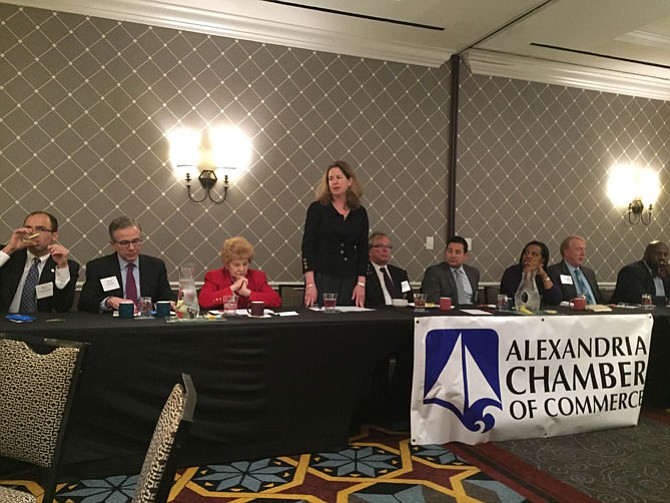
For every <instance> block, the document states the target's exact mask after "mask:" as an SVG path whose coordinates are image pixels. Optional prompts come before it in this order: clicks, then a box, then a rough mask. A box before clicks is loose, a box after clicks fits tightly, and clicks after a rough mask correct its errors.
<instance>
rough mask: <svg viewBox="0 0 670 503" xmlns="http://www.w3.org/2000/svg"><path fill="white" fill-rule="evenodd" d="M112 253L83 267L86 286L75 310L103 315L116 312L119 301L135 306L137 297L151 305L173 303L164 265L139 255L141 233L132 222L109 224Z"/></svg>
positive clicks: (117, 220)
mask: <svg viewBox="0 0 670 503" xmlns="http://www.w3.org/2000/svg"><path fill="white" fill-rule="evenodd" d="M109 238H110V244H111V245H112V248H113V249H114V253H112V254H111V255H106V256H104V257H100V258H97V259H94V260H91V261H90V262H89V263H88V264H86V282H85V283H84V286H83V288H82V290H81V295H80V296H79V306H78V308H79V310H80V311H89V312H92V313H103V312H107V311H114V310H118V309H119V303H120V302H121V301H127V300H131V301H133V302H134V303H135V304H136V305H137V301H138V299H139V297H151V300H152V301H153V302H157V301H159V300H174V297H173V295H172V290H171V289H170V283H169V282H168V279H167V270H166V268H165V262H163V261H162V260H160V259H158V258H155V257H150V256H149V255H142V254H141V253H140V249H141V247H142V229H141V227H140V224H139V223H137V221H135V220H134V219H132V218H129V217H126V216H122V217H118V218H115V219H114V220H112V222H111V223H110V224H109Z"/></svg>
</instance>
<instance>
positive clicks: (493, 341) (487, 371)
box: [423, 328, 502, 433]
mask: <svg viewBox="0 0 670 503" xmlns="http://www.w3.org/2000/svg"><path fill="white" fill-rule="evenodd" d="M424 377H425V378H424V382H425V384H424V390H423V403H424V404H435V405H439V406H441V407H444V408H446V409H449V410H450V411H452V412H453V413H454V414H455V415H456V416H457V417H458V419H459V420H460V421H461V423H463V426H465V427H466V428H467V429H468V430H470V431H479V432H482V433H483V432H485V431H489V430H490V429H491V428H493V426H494V425H495V417H494V416H493V415H492V414H489V413H486V412H485V409H486V408H487V407H496V408H498V409H501V410H502V402H501V401H500V400H501V398H500V377H499V364H498V334H497V333H496V331H495V330H491V329H488V328H485V329H457V330H454V329H450V330H446V329H442V330H431V331H430V332H428V334H427V335H426V375H425V376H424Z"/></svg>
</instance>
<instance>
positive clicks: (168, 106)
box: [0, 4, 450, 283]
mask: <svg viewBox="0 0 670 503" xmlns="http://www.w3.org/2000/svg"><path fill="white" fill-rule="evenodd" d="M0 21H1V23H2V26H1V28H0V166H1V168H0V169H2V171H3V174H4V176H3V177H2V179H1V180H0V218H1V224H0V241H3V240H6V239H7V238H8V236H9V234H10V232H11V229H13V228H14V227H16V226H18V225H19V224H20V223H21V222H22V220H23V218H24V216H25V214H26V213H28V212H29V211H30V210H33V209H43V208H46V209H48V210H50V211H52V212H53V213H54V214H55V215H56V216H57V217H58V218H59V220H61V222H62V225H61V240H62V242H63V243H64V244H65V245H66V246H68V247H70V249H71V253H72V256H73V257H74V258H75V259H76V260H78V261H79V262H81V263H85V262H86V261H88V260H90V259H92V258H95V257H96V256H99V255H102V254H107V253H109V252H110V248H109V246H108V245H107V242H108V237H107V230H106V229H107V225H108V223H109V221H110V220H111V219H112V218H114V217H115V216H117V215H119V214H122V213H125V214H128V215H130V216H134V217H137V218H138V219H139V220H140V222H141V224H142V227H143V230H144V231H145V233H146V234H147V241H146V242H145V244H144V245H143V251H144V252H145V253H148V254H152V255H157V256H160V257H162V258H163V259H164V260H165V261H166V262H167V264H168V270H169V271H171V273H170V279H171V280H172V281H176V280H177V278H178V274H177V272H176V267H177V266H178V265H179V264H181V263H185V262H194V263H195V264H196V267H197V268H198V269H200V270H201V271H202V273H201V275H200V277H202V275H204V271H205V270H208V269H211V268H215V267H219V266H220V260H219V258H218V255H217V254H218V250H219V248H220V246H221V243H222V242H223V240H224V239H226V238H227V237H230V236H234V235H238V234H241V235H244V236H245V237H247V239H249V240H250V241H251V242H252V243H253V244H255V246H256V256H255V259H254V264H255V267H258V268H261V269H262V270H264V271H265V272H266V273H267V274H268V278H269V279H270V281H271V282H273V283H278V282H293V281H298V280H300V279H301V269H300V260H299V259H300V242H301V237H302V225H303V223H304V218H305V211H306V208H307V206H308V205H309V203H310V202H311V201H312V200H313V199H314V189H315V187H316V185H317V182H318V181H319V178H320V176H321V175H322V173H323V171H324V170H325V168H326V167H327V166H328V163H330V162H331V161H332V160H335V159H343V160H346V161H348V162H349V163H350V164H352V165H353V166H354V167H356V169H357V171H358V175H359V178H360V179H361V181H362V182H363V184H364V188H365V197H364V204H365V206H366V207H367V209H368V212H369V216H370V223H371V228H373V229H379V230H384V231H387V232H390V233H391V235H392V238H393V240H394V242H395V244H396V248H395V250H394V252H395V258H396V260H397V262H399V263H401V264H404V265H405V266H406V267H407V268H408V270H409V272H410V277H411V278H412V279H414V280H415V281H420V279H421V275H422V274H423V270H424V268H425V266H426V265H427V264H430V263H431V262H432V261H433V259H434V253H435V252H434V251H428V250H425V249H424V243H425V240H426V237H427V236H434V237H435V238H436V247H440V246H443V243H444V238H443V236H444V233H445V227H446V226H445V217H444V208H445V198H446V167H445V166H446V162H447V143H446V141H447V129H448V123H449V120H448V116H449V114H448V106H445V104H446V103H448V89H449V85H448V84H449V81H450V72H449V70H448V68H447V67H446V66H445V67H442V68H439V69H432V68H425V67H421V66H411V65H405V64H398V63H390V62H384V61H377V60H370V59H361V58H355V57H349V56H340V55H334V54H327V53H320V52H313V51H308V50H302V49H294V48H288V47H281V46H273V45H267V44H261V43H255V42H248V41H238V40H233V39H228V38H223V37H215V36H209V35H204V34H198V33H192V32H182V31H177V30H173V29H165V28H157V27H151V26H145V25H139V24H133V23H127V22H118V21H113V20H108V19H100V18H92V17H85V16H81V15H72V14H67V13H62V12H51V11H48V10H41V9H33V8H21V7H17V6H15V5H8V4H0ZM176 124H181V125H186V126H191V127H195V128H199V129H200V128H203V127H205V126H206V125H207V124H213V125H219V124H222V125H233V126H237V127H238V128H240V129H241V130H242V131H243V132H244V133H245V134H246V135H248V136H249V137H250V138H251V140H252V142H253V156H252V161H251V165H250V167H249V169H248V171H247V172H245V173H244V174H243V175H242V176H241V177H239V178H238V179H237V180H236V181H235V183H234V185H233V186H232V187H231V189H230V191H229V194H228V199H227V201H226V202H225V203H224V204H221V205H214V204H212V203H209V202H207V203H202V204H196V203H193V202H190V201H189V200H188V199H187V196H186V189H185V186H184V183H183V181H182V180H176V179H175V177H174V176H173V174H172V171H171V168H170V166H169V163H168V144H167V141H166V138H165V136H164V133H165V132H166V131H168V130H169V129H170V128H172V127H174V126H175V125H176Z"/></svg>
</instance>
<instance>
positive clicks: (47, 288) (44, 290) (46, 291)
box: [35, 283, 54, 299]
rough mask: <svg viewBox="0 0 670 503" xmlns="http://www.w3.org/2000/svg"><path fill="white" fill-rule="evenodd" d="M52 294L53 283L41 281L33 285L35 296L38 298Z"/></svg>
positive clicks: (51, 295)
mask: <svg viewBox="0 0 670 503" xmlns="http://www.w3.org/2000/svg"><path fill="white" fill-rule="evenodd" d="M53 295H54V284H53V283H42V284H39V285H36V286H35V297H37V298H38V299H45V298H47V297H53Z"/></svg>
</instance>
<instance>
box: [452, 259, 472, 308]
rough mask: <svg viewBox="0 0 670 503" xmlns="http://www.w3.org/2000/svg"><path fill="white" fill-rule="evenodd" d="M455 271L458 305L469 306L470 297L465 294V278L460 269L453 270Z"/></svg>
mask: <svg viewBox="0 0 670 503" xmlns="http://www.w3.org/2000/svg"><path fill="white" fill-rule="evenodd" d="M452 270H453V271H454V281H455V282H456V289H457V290H458V300H457V302H456V304H467V303H468V302H469V299H468V296H467V295H466V294H465V289H464V288H463V281H462V280H463V276H462V274H461V273H462V271H463V269H461V268H460V267H459V268H458V269H452Z"/></svg>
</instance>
